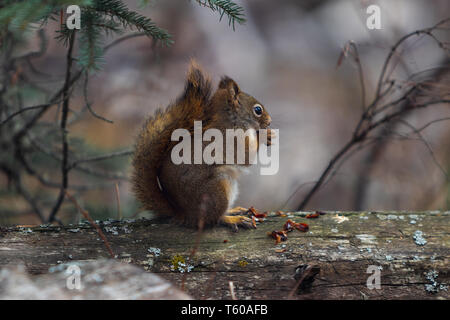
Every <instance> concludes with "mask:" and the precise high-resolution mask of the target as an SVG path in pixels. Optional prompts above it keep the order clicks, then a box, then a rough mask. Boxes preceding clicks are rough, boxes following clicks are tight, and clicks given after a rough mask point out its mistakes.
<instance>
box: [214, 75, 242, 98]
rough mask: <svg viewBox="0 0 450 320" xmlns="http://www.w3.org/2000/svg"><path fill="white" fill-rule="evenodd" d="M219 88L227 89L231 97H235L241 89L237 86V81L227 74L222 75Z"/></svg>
mask: <svg viewBox="0 0 450 320" xmlns="http://www.w3.org/2000/svg"><path fill="white" fill-rule="evenodd" d="M219 89H226V90H228V93H229V94H230V96H231V97H232V98H233V99H235V98H236V96H237V95H238V94H239V93H240V92H241V89H240V88H239V86H238V85H237V83H236V82H235V81H234V80H233V79H231V78H229V77H227V76H225V77H222V79H221V80H220V82H219Z"/></svg>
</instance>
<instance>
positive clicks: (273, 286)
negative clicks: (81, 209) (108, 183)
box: [0, 211, 450, 299]
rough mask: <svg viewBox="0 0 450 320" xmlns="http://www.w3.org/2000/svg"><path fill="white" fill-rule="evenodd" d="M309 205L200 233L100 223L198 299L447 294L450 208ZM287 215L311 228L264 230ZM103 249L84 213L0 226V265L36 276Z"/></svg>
mask: <svg viewBox="0 0 450 320" xmlns="http://www.w3.org/2000/svg"><path fill="white" fill-rule="evenodd" d="M307 214H308V213H307V212H295V213H288V215H287V216H280V215H279V214H275V213H271V214H269V215H268V216H267V217H266V218H265V219H264V221H263V222H261V223H257V228H256V229H251V230H239V232H233V231H232V230H229V229H226V228H222V227H216V228H213V229H207V230H204V231H202V232H200V233H199V232H197V231H196V230H193V229H187V228H183V227H180V226H175V225H173V224H170V223H169V222H167V221H166V222H164V221H162V222H161V221H159V220H153V219H139V220H121V221H114V220H107V221H98V222H97V223H98V225H99V226H100V227H101V228H102V230H103V232H104V234H105V236H106V238H107V241H108V242H109V244H110V246H111V248H112V251H113V253H114V255H115V259H114V260H116V261H120V262H122V263H126V264H133V265H136V266H138V267H140V268H141V269H142V270H145V271H148V272H152V273H155V274H157V275H159V276H160V277H162V278H163V279H166V280H168V281H169V282H171V283H172V284H174V285H175V286H176V287H178V288H183V290H185V292H186V293H187V294H188V295H190V296H192V297H194V298H197V299H208V298H212V299H231V298H237V299H449V298H450V295H449V290H450V289H449V288H448V287H447V286H448V284H449V279H450V272H449V269H450V268H449V257H450V212H448V211H447V212H414V213H411V212H326V214H324V215H319V216H318V217H317V218H312V219H308V218H306V215H307ZM288 219H291V220H293V221H295V222H301V223H307V224H308V225H309V230H308V231H306V232H301V231H298V230H293V231H291V232H288V233H287V239H286V241H281V242H279V243H276V241H275V240H274V238H272V237H270V236H269V234H271V233H272V231H279V230H282V229H283V226H284V224H285V223H286V221H287V220H288ZM106 258H110V254H109V252H108V250H107V249H106V247H105V243H104V242H103V240H102V239H101V237H100V236H99V234H98V233H97V230H96V229H95V228H93V227H92V226H91V225H90V224H89V223H88V222H83V223H81V224H78V225H69V226H64V227H62V226H54V225H51V226H49V225H41V226H34V227H31V226H13V227H1V228H0V267H6V266H17V265H19V264H22V265H24V266H25V268H26V270H27V271H28V273H30V274H32V275H38V274H48V273H49V269H50V270H51V268H55V266H58V265H69V264H70V263H71V262H72V263H73V262H74V261H76V262H80V261H89V260H99V259H106ZM81 281H83V277H82V278H81ZM230 288H232V290H231V289H230ZM0 290H1V285H0ZM232 295H234V296H232Z"/></svg>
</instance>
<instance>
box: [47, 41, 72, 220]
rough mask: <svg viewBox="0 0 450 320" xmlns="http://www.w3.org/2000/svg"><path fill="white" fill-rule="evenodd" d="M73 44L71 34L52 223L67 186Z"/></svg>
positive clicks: (50, 217) (51, 216) (50, 218)
mask: <svg viewBox="0 0 450 320" xmlns="http://www.w3.org/2000/svg"><path fill="white" fill-rule="evenodd" d="M74 42H75V32H73V33H72V34H71V35H70V40H69V49H68V51H67V66H66V80H65V84H64V88H63V100H64V101H63V108H62V118H61V133H62V146H63V148H62V163H61V174H62V186H61V190H60V193H59V196H58V199H57V200H56V203H55V206H54V207H53V209H52V211H51V213H50V216H49V218H48V222H53V220H54V218H55V216H56V214H57V213H58V210H59V208H60V207H61V204H62V202H63V200H64V194H65V191H66V189H67V187H68V185H69V170H70V168H69V165H68V164H69V159H68V156H69V144H68V141H67V130H66V124H67V117H68V114H69V101H70V96H69V89H70V79H71V72H72V64H73V58H72V51H73V46H74Z"/></svg>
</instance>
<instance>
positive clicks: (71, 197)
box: [64, 190, 116, 259]
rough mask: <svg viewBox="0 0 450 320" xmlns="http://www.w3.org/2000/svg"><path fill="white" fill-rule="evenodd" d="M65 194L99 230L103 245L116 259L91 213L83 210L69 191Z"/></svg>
mask: <svg viewBox="0 0 450 320" xmlns="http://www.w3.org/2000/svg"><path fill="white" fill-rule="evenodd" d="M64 194H65V195H66V196H67V198H69V200H70V201H72V203H73V204H74V205H75V207H77V209H78V211H80V212H81V214H82V215H83V216H84V218H85V219H86V220H88V221H89V223H90V224H91V225H92V226H93V227H94V228H95V229H96V230H97V233H98V235H99V236H100V238H102V240H103V243H104V244H105V246H106V249H107V250H108V252H109V255H110V256H111V258H113V259H114V258H115V257H116V256H115V255H114V252H113V251H112V249H111V245H110V244H109V242H108V239H107V238H106V236H105V234H104V233H103V231H102V229H100V227H99V226H98V225H97V224H96V223H95V221H94V220H92V218H91V216H90V215H89V212H87V211H86V210H84V209H83V208H81V207H80V205H79V204H78V202H77V200H76V199H75V198H74V197H73V196H72V195H71V194H70V193H69V192H67V190H66V191H64Z"/></svg>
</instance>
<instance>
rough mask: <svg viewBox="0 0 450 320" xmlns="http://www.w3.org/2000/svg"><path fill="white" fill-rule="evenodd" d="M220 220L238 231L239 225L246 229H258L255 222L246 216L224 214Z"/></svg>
mask: <svg viewBox="0 0 450 320" xmlns="http://www.w3.org/2000/svg"><path fill="white" fill-rule="evenodd" d="M220 222H221V224H223V225H226V226H227V227H230V228H231V229H233V231H238V230H239V227H241V228H244V229H256V225H255V222H254V221H253V220H252V219H250V218H248V217H245V216H222V218H220Z"/></svg>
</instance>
